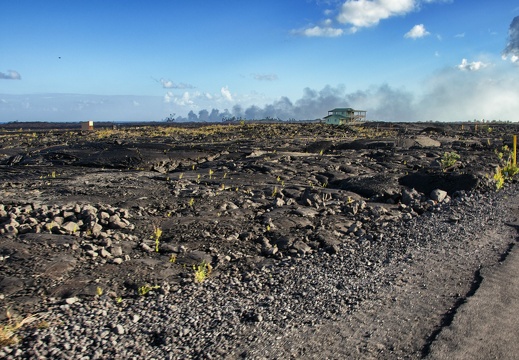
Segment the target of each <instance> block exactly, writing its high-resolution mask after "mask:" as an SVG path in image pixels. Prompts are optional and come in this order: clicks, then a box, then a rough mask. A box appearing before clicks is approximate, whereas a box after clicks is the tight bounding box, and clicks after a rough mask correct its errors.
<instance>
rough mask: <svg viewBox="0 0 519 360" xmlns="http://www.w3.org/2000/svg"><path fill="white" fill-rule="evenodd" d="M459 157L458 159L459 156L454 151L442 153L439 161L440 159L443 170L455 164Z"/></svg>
mask: <svg viewBox="0 0 519 360" xmlns="http://www.w3.org/2000/svg"><path fill="white" fill-rule="evenodd" d="M459 159H460V156H459V155H458V154H456V153H455V152H446V153H444V154H443V156H442V158H441V161H440V162H441V166H442V169H443V171H445V170H446V169H448V168H450V167H451V166H453V165H454V164H456V162H457V161H458V160H459Z"/></svg>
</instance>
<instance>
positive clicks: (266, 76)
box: [252, 74, 278, 81]
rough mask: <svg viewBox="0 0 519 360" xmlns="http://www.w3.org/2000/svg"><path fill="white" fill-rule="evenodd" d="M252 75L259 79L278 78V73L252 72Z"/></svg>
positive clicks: (269, 79) (272, 79)
mask: <svg viewBox="0 0 519 360" xmlns="http://www.w3.org/2000/svg"><path fill="white" fill-rule="evenodd" d="M252 77H253V78H254V79H255V80H259V81H274V80H277V79H278V76H277V75H276V74H252Z"/></svg>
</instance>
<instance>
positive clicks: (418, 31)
mask: <svg viewBox="0 0 519 360" xmlns="http://www.w3.org/2000/svg"><path fill="white" fill-rule="evenodd" d="M427 35H430V33H429V32H428V31H427V30H425V26H424V25H423V24H418V25H415V26H413V28H412V29H411V30H409V31H408V32H407V33H405V35H404V37H405V38H406V39H419V38H422V37H424V36H427Z"/></svg>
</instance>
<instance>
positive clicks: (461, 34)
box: [454, 33, 465, 38]
mask: <svg viewBox="0 0 519 360" xmlns="http://www.w3.org/2000/svg"><path fill="white" fill-rule="evenodd" d="M454 37H455V38H464V37H465V33H460V34H456V35H454Z"/></svg>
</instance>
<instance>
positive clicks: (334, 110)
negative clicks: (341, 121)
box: [329, 108, 355, 112]
mask: <svg viewBox="0 0 519 360" xmlns="http://www.w3.org/2000/svg"><path fill="white" fill-rule="evenodd" d="M339 111H340V112H344V111H355V110H353V109H352V108H335V109H333V110H330V111H329V112H339Z"/></svg>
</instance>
